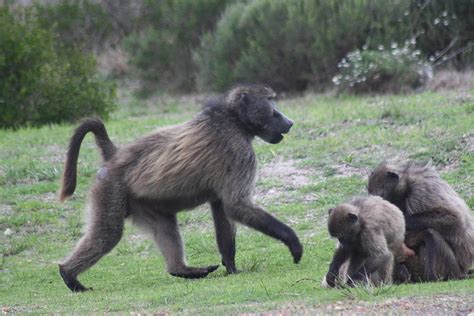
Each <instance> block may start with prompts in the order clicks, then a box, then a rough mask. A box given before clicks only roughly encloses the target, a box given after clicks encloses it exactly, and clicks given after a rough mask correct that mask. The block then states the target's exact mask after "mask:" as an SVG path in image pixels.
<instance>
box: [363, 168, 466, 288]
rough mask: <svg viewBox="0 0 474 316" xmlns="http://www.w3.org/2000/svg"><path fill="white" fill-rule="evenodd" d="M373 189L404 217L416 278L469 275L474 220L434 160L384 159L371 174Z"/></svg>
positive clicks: (409, 264)
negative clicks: (420, 161) (433, 162)
mask: <svg viewBox="0 0 474 316" xmlns="http://www.w3.org/2000/svg"><path fill="white" fill-rule="evenodd" d="M368 191H369V194H374V195H379V196H381V197H383V198H384V199H385V200H387V201H390V202H392V203H394V204H395V205H397V206H398V207H399V208H400V209H401V210H402V212H403V214H404V216H405V222H406V236H405V243H406V244H407V245H408V247H410V248H411V249H413V250H414V251H415V252H416V256H414V257H411V258H408V259H407V260H406V261H405V262H404V265H405V267H406V268H407V270H408V272H409V273H410V274H411V281H414V282H416V281H436V280H447V279H463V278H465V277H466V276H467V274H468V272H469V268H470V267H471V264H472V262H473V260H474V220H473V217H472V214H471V211H470V210H469V208H468V206H467V205H466V203H465V202H464V201H463V200H462V199H461V197H460V196H459V195H458V194H457V193H456V192H455V191H454V190H453V189H452V188H451V186H450V185H449V184H448V183H446V182H445V181H444V180H442V179H441V178H440V176H439V174H438V173H437V172H436V171H435V170H434V169H433V167H431V165H430V164H425V165H422V164H418V163H415V162H413V161H407V162H403V163H396V162H395V163H388V162H383V163H381V164H380V165H379V166H378V167H377V168H376V169H375V170H374V171H373V172H372V174H371V175H370V177H369V185H368Z"/></svg>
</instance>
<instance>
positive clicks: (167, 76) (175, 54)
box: [125, 0, 231, 91]
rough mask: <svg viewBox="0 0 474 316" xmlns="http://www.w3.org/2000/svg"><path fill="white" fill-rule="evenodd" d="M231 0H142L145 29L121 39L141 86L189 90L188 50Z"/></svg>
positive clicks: (191, 75) (191, 66) (191, 73)
mask: <svg viewBox="0 0 474 316" xmlns="http://www.w3.org/2000/svg"><path fill="white" fill-rule="evenodd" d="M230 1H231V0H225V1H223V0H202V1H179V0H167V1H152V0H148V1H145V4H144V8H143V10H144V12H145V14H144V17H143V18H144V19H145V22H144V23H147V24H148V28H147V29H146V30H145V31H144V32H142V33H143V34H132V35H130V36H129V37H128V38H127V39H126V42H125V47H126V48H127V50H128V52H129V53H130V54H131V59H130V62H131V64H132V65H133V66H134V67H135V68H136V69H137V70H138V75H139V77H140V79H141V80H142V83H143V85H142V88H143V89H144V90H145V91H150V90H153V89H156V88H157V87H158V88H165V89H171V90H181V91H189V90H192V89H193V88H194V75H195V66H194V62H193V60H192V53H191V52H192V50H193V48H194V47H196V46H197V45H199V41H200V37H201V35H202V34H203V33H204V32H205V31H208V30H210V29H212V27H213V25H214V24H215V21H216V19H217V18H218V17H219V14H220V12H221V11H222V10H223V9H224V8H225V6H226V5H227V3H229V2H230Z"/></svg>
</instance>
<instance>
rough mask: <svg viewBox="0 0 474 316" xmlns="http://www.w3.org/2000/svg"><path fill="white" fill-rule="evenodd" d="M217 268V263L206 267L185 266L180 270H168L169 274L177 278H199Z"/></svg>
mask: <svg viewBox="0 0 474 316" xmlns="http://www.w3.org/2000/svg"><path fill="white" fill-rule="evenodd" d="M217 268H219V266H218V265H213V266H208V267H206V268H194V267H186V268H184V269H183V270H182V271H176V272H170V274H171V275H172V276H175V277H179V278H185V279H200V278H204V277H206V276H207V275H208V274H209V273H211V272H213V271H215V270H217Z"/></svg>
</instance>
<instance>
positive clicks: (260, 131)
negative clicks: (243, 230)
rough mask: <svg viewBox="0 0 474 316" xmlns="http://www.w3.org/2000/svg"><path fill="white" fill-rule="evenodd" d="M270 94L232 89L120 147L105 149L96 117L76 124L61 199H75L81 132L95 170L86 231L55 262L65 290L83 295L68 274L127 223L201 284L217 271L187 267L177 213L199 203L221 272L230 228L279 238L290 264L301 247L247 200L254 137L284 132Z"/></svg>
mask: <svg viewBox="0 0 474 316" xmlns="http://www.w3.org/2000/svg"><path fill="white" fill-rule="evenodd" d="M274 97H275V92H273V90H272V89H270V88H268V87H265V86H260V85H253V86H240V87H237V88H234V89H232V90H231V91H230V92H229V93H228V94H227V95H225V96H223V97H220V98H217V99H214V100H212V101H210V102H209V103H208V104H207V105H206V106H205V107H204V108H203V111H202V112H200V113H199V114H198V115H196V116H195V117H194V118H193V119H192V120H190V121H189V122H186V123H184V124H181V125H178V126H173V127H168V128H164V129H161V130H158V131H157V132H154V133H151V134H149V135H147V136H144V137H141V138H139V139H137V140H136V141H134V142H132V143H131V144H129V145H126V146H123V147H120V148H117V147H116V146H115V145H114V144H113V143H112V142H111V140H110V139H109V137H108V135H107V132H106V130H105V127H104V125H103V123H102V122H101V121H100V120H97V119H88V120H85V121H84V122H83V123H82V124H81V125H80V126H79V127H78V128H77V129H76V131H75V133H74V134H73V136H72V138H71V141H70V144H69V150H68V153H67V158H66V165H65V170H64V176H63V186H62V191H61V195H60V199H61V200H64V199H65V198H67V197H68V196H70V195H72V193H73V192H74V189H75V186H76V173H77V172H76V168H77V159H78V155H79V148H80V146H81V142H82V140H83V138H84V136H85V135H86V134H87V133H88V132H93V133H94V135H95V139H96V143H97V145H98V147H99V149H100V150H101V153H102V158H103V160H104V165H103V167H102V168H101V171H100V172H99V174H98V176H97V179H96V181H95V183H94V185H93V187H92V189H91V192H90V196H89V217H88V222H87V231H86V233H85V235H84V236H83V237H82V239H81V240H80V241H79V243H78V244H77V246H76V248H75V249H74V251H73V253H72V254H71V255H70V257H69V258H67V259H66V260H65V261H64V262H63V263H61V264H60V265H59V268H60V269H59V270H60V274H61V276H62V278H63V280H64V282H65V283H66V285H67V286H68V287H69V289H71V290H72V291H74V292H77V291H85V290H87V288H86V287H84V286H83V285H82V284H81V283H80V282H79V281H78V280H77V276H78V275H79V274H80V273H81V272H84V271H85V270H86V269H88V268H90V267H91V266H92V265H94V264H95V263H96V262H97V261H98V260H99V259H100V258H101V257H102V256H104V255H105V254H106V253H108V252H109V251H111V250H112V249H113V248H114V247H115V245H116V244H117V243H118V242H119V240H120V239H121V237H122V232H123V225H124V219H125V218H126V217H130V218H131V219H132V220H133V222H134V223H136V224H138V225H139V226H141V227H143V228H144V229H146V230H148V231H149V232H151V234H152V236H153V238H154V240H155V242H156V244H157V245H158V248H159V249H160V251H161V252H162V254H163V256H164V258H165V261H166V267H167V270H168V272H169V273H170V274H171V275H173V276H178V277H184V278H201V277H205V276H206V275H208V274H209V273H210V272H212V271H214V270H216V269H217V267H218V266H217V265H211V266H208V267H190V266H188V265H187V264H186V262H185V256H184V249H183V243H182V241H181V236H180V233H179V229H178V222H177V220H176V214H177V213H178V212H180V211H183V210H189V209H192V208H194V207H196V206H198V205H201V204H203V203H206V202H208V203H209V204H210V207H211V210H212V215H213V219H214V226H215V230H216V239H217V246H218V249H219V251H220V253H221V256H222V263H223V264H224V265H225V266H226V269H227V271H228V272H229V273H236V272H237V268H236V266H235V225H234V222H239V223H242V224H244V225H246V226H249V227H251V228H253V229H256V230H258V231H260V232H262V233H264V234H266V235H268V236H270V237H273V238H275V239H277V240H280V241H282V242H283V243H284V244H285V245H287V246H288V248H289V250H290V252H291V255H292V256H293V261H294V262H295V263H298V262H299V261H300V259H301V256H302V254H303V247H302V245H301V243H300V241H299V239H298V237H297V236H296V234H295V233H294V231H293V230H292V229H291V228H290V227H288V226H287V225H285V224H283V223H282V222H280V221H279V220H277V219H276V218H275V217H273V216H272V215H270V214H269V213H267V212H266V211H265V210H263V209H262V208H261V207H259V206H257V205H256V204H254V202H253V201H252V192H253V188H254V183H255V172H256V159H255V152H254V150H253V147H252V140H253V138H254V137H255V136H258V137H260V138H262V139H263V140H265V141H267V142H269V143H272V144H276V143H278V142H280V141H281V140H282V139H283V135H282V134H285V133H288V132H289V130H290V128H291V126H292V125H293V122H292V121H291V120H290V119H288V118H287V117H285V116H284V115H283V114H282V113H281V112H280V111H278V109H277V108H276V106H275V103H274V101H273V99H274Z"/></svg>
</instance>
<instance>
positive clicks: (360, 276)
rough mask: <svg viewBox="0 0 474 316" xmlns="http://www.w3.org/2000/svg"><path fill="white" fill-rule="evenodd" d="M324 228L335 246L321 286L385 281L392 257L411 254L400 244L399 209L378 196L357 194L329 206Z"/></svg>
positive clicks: (389, 276) (401, 222) (402, 226)
mask: <svg viewBox="0 0 474 316" xmlns="http://www.w3.org/2000/svg"><path fill="white" fill-rule="evenodd" d="M328 230H329V234H330V235H331V236H332V237H334V238H337V239H338V241H339V245H338V247H337V249H336V251H335V253H334V257H333V259H332V262H331V264H330V266H329V271H328V273H327V274H326V277H325V279H324V280H323V283H322V286H323V287H327V286H329V287H334V286H338V285H344V284H346V283H347V284H348V285H350V286H352V285H354V284H355V283H359V282H363V283H365V282H370V283H371V284H373V285H381V284H388V283H390V282H391V281H392V274H393V267H394V263H395V260H398V261H402V260H404V259H405V258H406V257H408V256H412V255H414V253H413V251H412V250H410V249H408V248H407V247H406V246H405V244H404V243H403V238H404V235H405V222H404V220H403V214H402V212H401V211H400V210H399V209H398V208H397V207H396V206H395V205H393V204H391V203H389V202H387V201H384V200H383V199H381V198H379V197H375V196H370V197H360V198H357V199H354V200H353V201H351V202H347V203H343V204H340V205H338V206H337V207H335V208H333V209H330V210H329V219H328Z"/></svg>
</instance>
